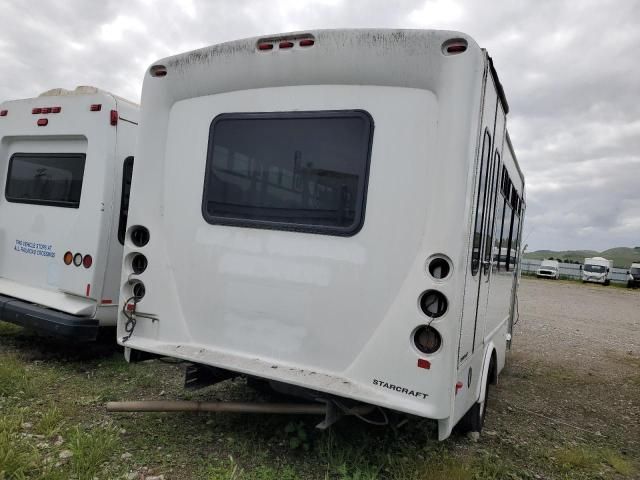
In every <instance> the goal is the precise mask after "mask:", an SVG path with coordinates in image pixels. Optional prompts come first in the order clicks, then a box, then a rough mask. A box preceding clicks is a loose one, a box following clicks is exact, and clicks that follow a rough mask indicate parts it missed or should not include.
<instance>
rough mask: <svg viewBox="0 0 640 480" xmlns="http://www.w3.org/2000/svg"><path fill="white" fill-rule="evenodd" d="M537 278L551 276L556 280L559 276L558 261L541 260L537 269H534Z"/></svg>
mask: <svg viewBox="0 0 640 480" xmlns="http://www.w3.org/2000/svg"><path fill="white" fill-rule="evenodd" d="M536 276H537V277H538V278H551V279H553V280H558V278H560V262H558V261H557V260H543V261H542V263H541V264H540V266H539V267H538V270H536Z"/></svg>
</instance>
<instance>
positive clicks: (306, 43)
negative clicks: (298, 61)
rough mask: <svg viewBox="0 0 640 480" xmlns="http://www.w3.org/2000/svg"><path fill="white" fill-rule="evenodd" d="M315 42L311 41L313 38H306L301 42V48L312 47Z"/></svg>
mask: <svg viewBox="0 0 640 480" xmlns="http://www.w3.org/2000/svg"><path fill="white" fill-rule="evenodd" d="M314 43H316V42H315V40H313V39H311V38H304V39H302V40H300V44H299V45H300V46H301V47H311V46H312V45H313V44H314Z"/></svg>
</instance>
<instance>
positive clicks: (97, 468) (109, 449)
mask: <svg viewBox="0 0 640 480" xmlns="http://www.w3.org/2000/svg"><path fill="white" fill-rule="evenodd" d="M116 442H117V437H116V434H115V432H113V431H112V430H111V429H95V430H92V431H91V432H85V431H83V430H81V429H80V428H76V429H75V430H74V431H72V434H71V438H70V442H69V449H70V450H71V452H73V456H72V457H71V472H72V473H73V474H74V475H75V476H76V477H77V478H79V479H85V478H86V479H92V478H93V477H95V476H97V475H98V473H100V472H101V471H102V469H103V468H102V464H103V463H105V462H106V461H107V460H108V459H109V457H110V456H111V455H112V454H113V453H114V450H115V446H116Z"/></svg>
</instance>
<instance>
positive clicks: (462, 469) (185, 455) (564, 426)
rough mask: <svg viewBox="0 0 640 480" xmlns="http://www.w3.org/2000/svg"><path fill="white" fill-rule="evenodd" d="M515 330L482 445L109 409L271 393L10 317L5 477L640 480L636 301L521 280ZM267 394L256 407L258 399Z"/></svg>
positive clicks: (354, 428) (410, 428) (253, 419)
mask: <svg viewBox="0 0 640 480" xmlns="http://www.w3.org/2000/svg"><path fill="white" fill-rule="evenodd" d="M519 312H520V320H519V322H518V324H517V325H516V329H515V334H514V339H513V345H512V350H511V352H509V354H508V358H507V365H506V367H505V369H504V371H503V372H502V374H501V376H500V379H499V384H498V385H497V386H495V387H494V388H492V390H491V393H490V397H489V407H488V413H487V420H486V424H485V429H484V431H483V434H482V436H481V437H480V439H479V440H477V441H476V440H474V439H472V438H469V437H466V436H459V435H452V437H451V438H449V439H448V440H446V441H445V442H437V441H436V439H435V430H434V428H433V425H432V424H431V423H430V422H429V421H423V420H420V419H415V418H414V419H411V420H410V421H409V423H408V424H406V425H405V426H403V427H402V428H398V429H391V428H389V427H374V426H371V425H366V424H363V423H362V422H359V421H357V420H355V419H347V420H343V421H341V422H339V423H338V424H336V425H335V426H334V427H333V428H332V429H330V430H329V431H328V432H324V433H322V432H319V431H317V430H315V429H314V425H315V423H317V421H318V420H317V419H309V418H308V417H295V416H258V415H254V416H252V415H233V414H218V415H215V414H211V415H190V414H178V415H176V414H119V415H114V414H108V413H107V412H106V411H105V409H104V404H105V402H107V401H110V400H127V399H129V400H133V399H192V400H213V399H221V400H252V399H256V398H258V399H260V394H256V393H255V392H254V391H252V390H251V389H249V388H248V387H247V385H246V384H245V383H244V382H243V381H234V382H223V383H222V384H219V385H216V386H213V387H208V388H206V389H204V390H200V391H197V392H190V391H185V390H184V388H183V384H182V381H183V369H184V366H183V365H175V364H167V363H161V362H158V361H151V362H143V363H141V364H134V365H129V364H126V363H125V362H124V360H123V358H122V351H121V349H119V348H117V347H116V346H114V344H113V341H112V339H111V338H106V339H103V340H102V341H101V342H98V343H97V344H92V345H85V346H77V345H70V344H65V343H61V342H55V341H50V340H46V339H42V338H38V337H36V336H33V335H32V334H30V333H28V332H24V331H23V330H22V329H20V328H18V327H14V326H12V325H9V324H4V323H2V322H0V480H4V479H13V478H15V479H22V478H37V479H43V480H44V479H47V480H61V479H68V478H76V479H85V478H87V479H94V478H99V479H111V478H114V479H115V478H118V479H123V478H128V479H130V480H135V479H138V480H143V479H146V480H149V479H150V478H154V477H155V478H160V476H162V478H163V479H164V480H169V479H183V480H186V479H200V478H203V479H211V480H222V479H230V480H239V479H249V480H252V479H255V480H270V479H278V480H280V479H284V480H287V479H289V480H293V479H335V480H338V479H339V480H373V479H394V480H400V479H402V480H405V479H415V480H422V479H429V480H439V479H454V480H472V479H496V480H497V479H527V480H529V479H531V480H534V479H535V480H540V479H550V480H551V479H553V480H555V479H592V478H609V479H638V478H640V291H639V290H634V291H632V290H626V289H622V288H616V287H613V286H610V287H602V286H591V285H582V284H580V283H576V282H565V281H552V280H542V279H541V280H538V279H534V278H523V279H522V282H521V288H520V293H519ZM256 395H257V397H256Z"/></svg>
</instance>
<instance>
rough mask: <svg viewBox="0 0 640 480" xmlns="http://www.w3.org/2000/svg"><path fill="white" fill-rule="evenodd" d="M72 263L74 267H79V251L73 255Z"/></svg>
mask: <svg viewBox="0 0 640 480" xmlns="http://www.w3.org/2000/svg"><path fill="white" fill-rule="evenodd" d="M73 264H74V265H75V266H76V267H79V266H80V265H82V254H81V253H76V254H75V255H74V256H73Z"/></svg>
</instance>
